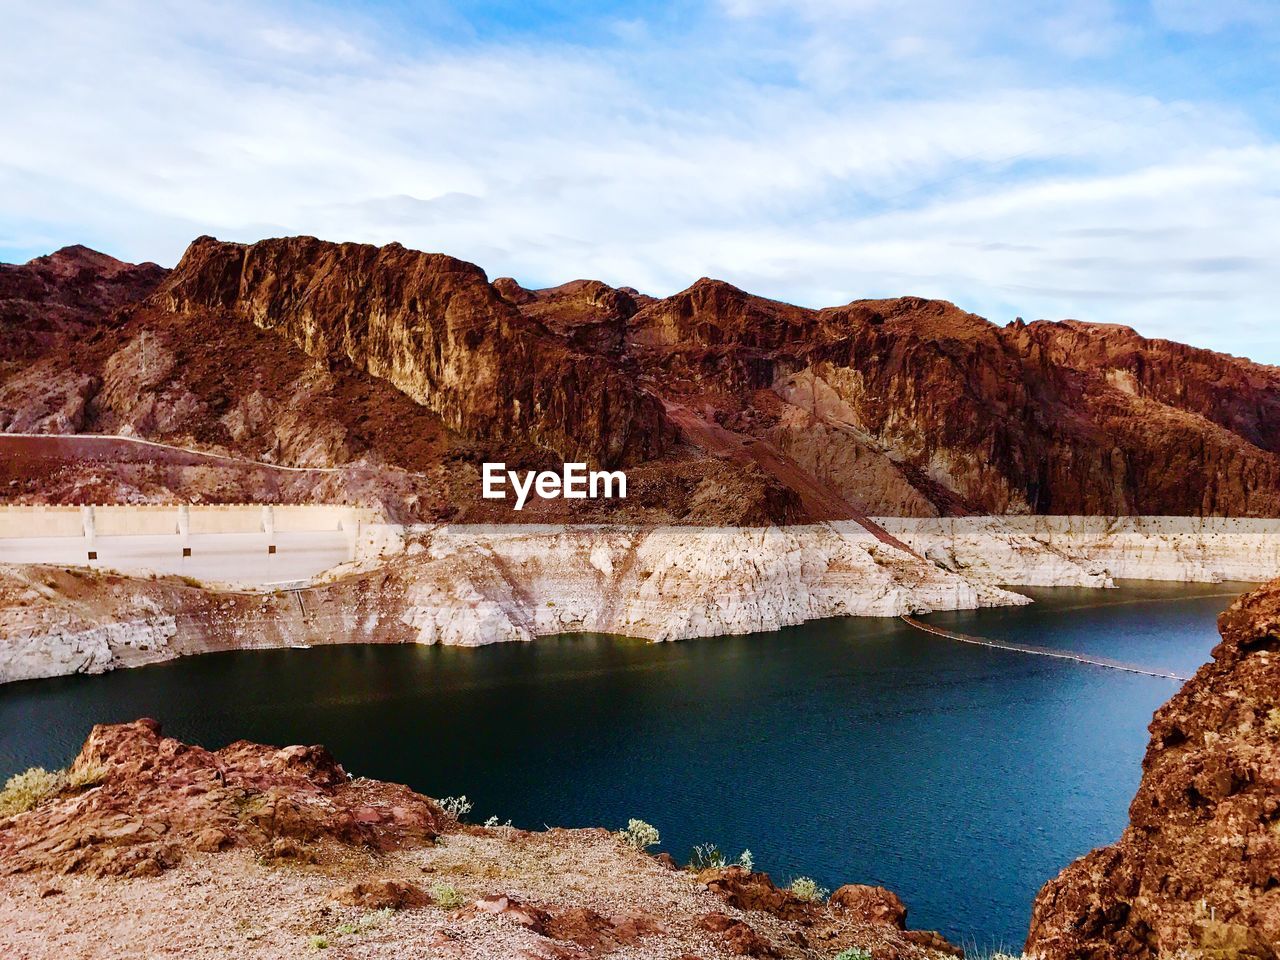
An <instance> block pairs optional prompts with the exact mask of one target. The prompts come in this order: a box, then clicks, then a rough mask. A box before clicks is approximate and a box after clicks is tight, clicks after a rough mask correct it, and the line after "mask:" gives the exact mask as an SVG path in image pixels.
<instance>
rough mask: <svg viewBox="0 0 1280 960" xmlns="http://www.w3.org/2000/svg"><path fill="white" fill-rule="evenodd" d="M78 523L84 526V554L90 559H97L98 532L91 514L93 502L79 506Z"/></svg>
mask: <svg viewBox="0 0 1280 960" xmlns="http://www.w3.org/2000/svg"><path fill="white" fill-rule="evenodd" d="M80 523H81V525H82V526H83V527H84V549H85V556H87V557H88V558H89V559H90V560H97V559H98V532H97V526H96V523H95V520H94V515H93V504H88V505H86V506H83V507H81V508H80Z"/></svg>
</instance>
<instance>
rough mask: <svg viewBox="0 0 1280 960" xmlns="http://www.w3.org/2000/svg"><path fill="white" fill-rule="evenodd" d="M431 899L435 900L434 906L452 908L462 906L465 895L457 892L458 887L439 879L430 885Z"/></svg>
mask: <svg viewBox="0 0 1280 960" xmlns="http://www.w3.org/2000/svg"><path fill="white" fill-rule="evenodd" d="M431 899H432V900H434V901H435V902H436V906H438V907H445V908H446V909H452V908H453V907H460V906H462V904H463V902H464V901H465V899H466V898H465V897H463V896H462V894H461V893H459V892H458V888H457V887H455V886H454V885H453V884H452V883H445V882H444V881H443V880H440V881H438V882H436V883H433V884H432V885H431Z"/></svg>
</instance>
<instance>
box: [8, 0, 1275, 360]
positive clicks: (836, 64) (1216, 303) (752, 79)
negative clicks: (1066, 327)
mask: <svg viewBox="0 0 1280 960" xmlns="http://www.w3.org/2000/svg"><path fill="white" fill-rule="evenodd" d="M0 14H2V15H3V22H4V24H5V28H4V30H3V31H0V91H2V93H3V97H2V99H0V261H6V262H22V261H25V260H27V259H28V258H30V257H33V256H37V255H40V254H43V253H47V252H49V251H51V250H54V249H56V248H58V247H60V246H63V245H65V244H70V243H84V244H86V245H88V246H91V247H94V248H96V249H99V250H102V251H104V252H107V253H110V254H112V255H114V256H117V257H120V258H122V259H126V260H132V261H139V260H154V261H156V262H159V263H162V264H164V265H166V266H170V265H173V264H174V263H176V262H177V260H178V259H179V258H180V257H181V255H182V251H183V249H184V248H185V246H186V244H187V243H188V242H189V241H190V240H191V239H193V238H194V237H196V236H199V235H202V234H212V235H214V236H217V237H219V238H222V239H227V240H238V241H253V240H257V239H260V238H263V237H269V236H287V235H294V234H310V235H314V236H319V237H322V238H325V239H329V240H351V241H360V242H366V243H375V244H384V243H389V242H392V241H398V242H400V243H403V244H404V245H406V246H409V247H414V248H418V249H423V250H430V251H439V252H443V253H449V254H452V255H453V256H457V257H461V258H463V259H466V260H470V261H473V262H475V263H478V264H479V265H480V266H482V267H483V268H484V269H485V270H486V271H487V273H488V275H489V276H490V277H491V278H492V277H498V276H514V277H515V278H516V279H518V280H519V281H520V282H521V283H523V284H525V285H526V286H531V287H538V286H548V285H552V284H557V283H562V282H565V281H567V280H571V279H575V278H578V277H591V278H596V279H600V280H604V281H606V282H608V283H611V284H614V285H630V286H634V287H637V288H639V289H641V290H643V291H645V292H647V293H652V294H655V295H666V294H670V293H674V292H676V291H678V290H681V289H683V288H684V287H687V286H688V285H689V284H691V283H692V282H694V281H695V280H696V279H698V278H699V277H702V276H712V277H717V278H720V279H723V280H727V281H729V282H730V283H733V284H736V285H737V286H740V287H742V288H744V289H747V290H750V291H751V292H753V293H758V294H761V295H764V296H769V297H775V298H778V299H782V300H788V301H791V302H795V303H801V304H805V305H809V306H822V305H830V304H839V303H845V302H847V301H849V300H852V299H856V298H860V297H881V296H898V295H907V294H910V295H917V296H926V297H939V298H943V299H947V300H951V301H953V302H955V303H957V304H958V305H960V306H961V307H964V308H965V309H968V310H972V311H974V312H975V313H979V314H981V315H983V316H986V317H988V318H990V319H991V320H993V321H995V322H997V323H1002V324H1003V323H1007V322H1009V321H1011V320H1013V319H1014V317H1016V316H1021V317H1024V318H1025V319H1027V320H1033V319H1039V318H1045V319H1062V318H1067V317H1071V318H1077V319H1082V320H1090V321H1097V322H1106V323H1123V324H1128V325H1130V326H1133V327H1135V328H1137V329H1138V331H1139V332H1141V333H1143V334H1145V335H1147V336H1152V337H1168V338H1171V339H1175V340H1182V341H1185V342H1189V343H1193V344H1196V345H1198V346H1205V347H1211V348H1213V349H1218V350H1224V351H1228V352H1231V353H1235V354H1239V355H1243V356H1249V357H1252V358H1253V359H1255V360H1259V361H1262V362H1266V363H1280V316H1278V313H1280V309H1278V306H1277V305H1280V264H1278V263H1277V258H1278V256H1280V96H1278V95H1277V94H1278V91H1277V86H1278V85H1280V3H1276V2H1274V0H1215V2H1204V0H1145V2H1134V3H1120V2H1109V0H1022V2H1018V3H996V2H991V0H918V2H910V0H710V2H706V3H679V4H677V3H650V4H644V3H628V4H622V3H599V4H586V3H575V2H569V0H563V2H562V0H527V2H522V3H506V2H498V0H490V2H480V3H467V4H464V3H447V2H438V3H433V2H425V3H409V2H403V0H366V2H350V0H349V2H346V3H324V2H285V3H271V2H240V0H221V2H217V3H206V2H203V0H182V2H175V3H163V2H153V3H131V2H126V0H78V2H73V3H64V2H62V0H47V2H40V3H30V2H21V0H0Z"/></svg>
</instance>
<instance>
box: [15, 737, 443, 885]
mask: <svg viewBox="0 0 1280 960" xmlns="http://www.w3.org/2000/svg"><path fill="white" fill-rule="evenodd" d="M69 783H70V784H71V785H72V786H71V787H69V788H68V794H69V795H67V796H65V797H63V798H60V799H59V801H58V802H51V803H44V804H41V805H40V806H38V807H37V808H36V809H35V810H32V811H31V812H29V813H25V814H21V815H19V816H18V817H16V818H11V819H9V820H7V821H4V822H0V863H3V865H4V869H5V871H6V872H8V873H24V872H29V871H32V870H37V869H45V870H55V871H57V872H60V873H84V874H88V875H90V876H129V877H140V876H150V875H154V874H156V873H159V872H160V871H162V870H165V869H167V868H169V867H172V866H174V865H175V864H177V863H178V862H179V861H180V860H181V859H182V856H183V854H184V853H185V852H187V851H189V850H205V851H216V850H224V849H227V848H230V847H235V846H241V845H247V846H252V847H255V848H259V849H261V850H263V851H264V852H266V853H267V854H269V855H274V856H284V857H297V856H298V853H299V851H300V850H301V849H303V848H302V847H301V846H300V845H302V844H307V843H311V842H315V841H319V840H332V841H337V842H339V843H343V844H348V845H355V846H360V847H366V848H369V849H382V850H390V849H395V848H396V847H399V846H402V845H404V844H406V843H409V842H422V841H423V840H428V839H431V838H433V837H435V836H436V835H437V834H439V833H440V831H441V830H442V829H443V828H444V826H445V825H446V822H447V820H446V816H445V814H444V813H443V811H441V810H440V808H439V807H438V806H436V805H435V803H433V802H432V801H430V800H428V799H427V798H426V797H421V796H418V795H417V794H415V793H413V792H412V791H410V790H409V789H408V788H406V787H400V786H395V785H392V784H384V783H374V782H372V781H356V782H353V781H352V780H351V778H350V777H348V776H347V774H346V771H344V770H343V769H342V767H341V766H339V765H338V762H337V761H336V760H334V759H333V757H332V756H330V754H329V752H328V751H327V750H325V749H324V748H323V747H286V748H285V749H283V750H275V749H273V748H271V747H263V746H260V745H258V744H253V743H247V742H245V741H239V742H237V743H233V744H231V745H230V746H228V747H224V748H223V749H222V750H218V751H209V750H204V749H202V748H200V747H194V746H191V745H189V744H185V743H181V742H179V741H177V740H173V739H170V738H168V737H162V736H161V735H160V725H159V724H158V723H156V722H155V721H154V720H138V721H136V722H134V723H129V724H116V725H113V726H105V725H99V726H97V727H94V729H93V732H92V733H91V734H90V735H89V739H88V740H87V741H85V745H84V747H83V748H82V749H81V751H80V755H79V756H78V757H77V758H76V760H75V763H74V764H73V765H72V767H71V770H70V775H69Z"/></svg>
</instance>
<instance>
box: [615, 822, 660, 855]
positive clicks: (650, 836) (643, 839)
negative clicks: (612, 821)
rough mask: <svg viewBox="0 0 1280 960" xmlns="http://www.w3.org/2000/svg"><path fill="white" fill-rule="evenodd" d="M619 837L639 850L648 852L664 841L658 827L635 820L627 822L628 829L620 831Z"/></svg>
mask: <svg viewBox="0 0 1280 960" xmlns="http://www.w3.org/2000/svg"><path fill="white" fill-rule="evenodd" d="M618 836H620V837H621V838H622V839H623V840H625V841H626V842H627V843H629V844H631V846H633V847H635V848H636V849H637V850H647V849H648V848H649V847H652V846H653V845H654V844H656V843H658V842H659V841H660V840H661V839H662V838H661V836H659V834H658V828H657V827H655V826H653V825H652V824H648V823H645V822H644V821H643V820H636V819H635V818H632V819H631V820H629V821H627V828H626V829H625V830H622V831H619V833H618Z"/></svg>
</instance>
